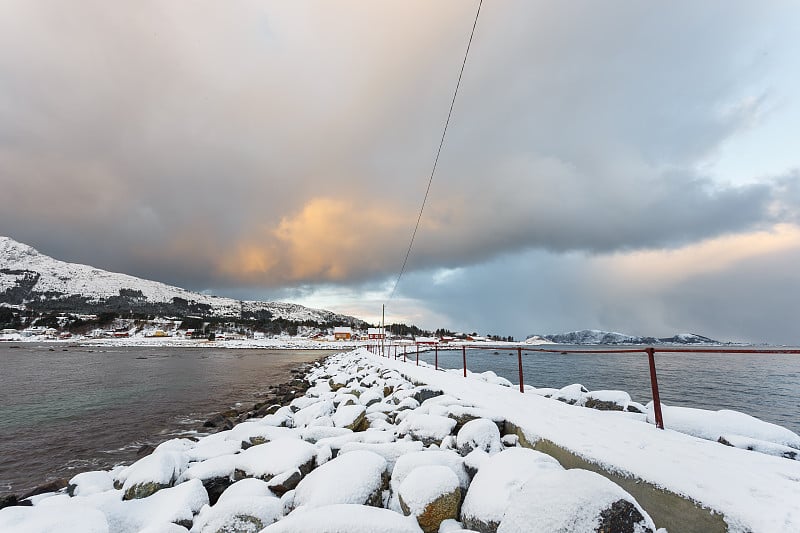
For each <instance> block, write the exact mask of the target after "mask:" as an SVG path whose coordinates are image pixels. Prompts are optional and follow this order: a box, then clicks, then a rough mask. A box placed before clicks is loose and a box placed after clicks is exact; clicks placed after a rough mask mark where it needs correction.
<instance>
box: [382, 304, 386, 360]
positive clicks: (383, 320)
mask: <svg viewBox="0 0 800 533" xmlns="http://www.w3.org/2000/svg"><path fill="white" fill-rule="evenodd" d="M385 344H386V304H383V311H382V313H381V355H382V356H383V355H384V354H385V351H384V350H385Z"/></svg>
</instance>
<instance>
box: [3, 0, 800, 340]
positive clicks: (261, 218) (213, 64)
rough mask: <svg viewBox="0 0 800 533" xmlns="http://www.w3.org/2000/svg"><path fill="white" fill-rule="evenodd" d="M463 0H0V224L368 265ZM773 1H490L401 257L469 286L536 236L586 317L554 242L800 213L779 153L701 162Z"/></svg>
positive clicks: (369, 271)
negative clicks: (757, 170) (739, 174)
mask: <svg viewBox="0 0 800 533" xmlns="http://www.w3.org/2000/svg"><path fill="white" fill-rule="evenodd" d="M474 7H475V6H473V5H471V4H467V3H464V2H461V1H448V2H438V3H436V4H431V3H429V2H422V1H416V2H383V3H380V4H375V3H370V2H357V1H350V2H341V3H337V4H336V5H335V6H332V5H328V4H327V3H325V2H305V3H291V4H279V3H268V4H236V5H223V4H218V3H215V2H199V3H197V2H196V3H194V4H192V5H191V6H189V5H182V4H164V3H163V2H154V1H145V2H137V3H136V5H130V6H125V7H121V6H118V5H111V4H108V3H106V2H101V1H93V0H84V1H81V2H38V1H10V2H4V3H3V4H2V5H0V189H2V191H3V194H2V195H0V234H7V235H9V236H11V237H14V238H16V239H19V240H22V241H25V242H28V243H30V244H32V245H34V246H37V247H39V248H40V249H42V250H43V251H44V252H46V253H49V254H51V255H54V256H57V257H60V258H64V259H68V260H74V261H80V262H86V263H92V264H95V265H97V266H100V267H104V268H108V269H112V270H120V271H125V272H128V273H131V274H135V275H140V276H144V277H148V278H154V279H159V280H162V281H166V282H170V283H174V284H178V285H182V286H188V287H190V288H196V289H202V288H207V287H216V288H218V289H219V290H220V291H222V292H224V291H226V290H227V291H230V292H231V294H233V293H234V292H235V293H236V294H237V295H245V294H247V292H248V291H253V292H252V293H253V294H256V291H257V290H262V289H263V288H264V287H268V288H269V290H272V291H278V292H279V291H281V290H282V289H285V288H286V287H296V286H298V285H307V284H311V285H312V286H313V285H314V284H316V283H328V282H332V283H339V284H341V283H350V284H353V286H358V284H359V283H377V282H378V281H380V280H384V279H385V277H386V276H391V275H392V274H393V273H394V272H396V271H397V268H398V267H399V265H400V262H401V260H402V257H403V254H404V252H405V246H406V243H407V239H408V237H409V236H410V232H411V229H412V226H413V222H414V220H415V218H416V210H417V208H418V206H419V202H420V200H421V197H422V194H423V192H424V187H425V184H426V180H427V177H428V173H429V171H430V165H431V163H432V158H433V155H434V150H435V147H436V145H437V143H438V137H439V135H440V131H441V126H442V124H443V122H444V119H445V114H446V110H447V105H448V104H449V98H450V95H451V91H452V88H453V84H454V82H455V78H456V75H457V72H458V66H459V62H460V58H461V54H462V53H463V49H464V45H465V44H466V43H465V39H466V36H467V31H468V30H469V27H470V24H471V17H472V15H473V13H474V11H473V8H474ZM784 7H785V6H784ZM789 9H791V10H793V11H794V13H793V14H789V13H786V12H785V11H784V10H778V9H767V8H765V7H764V6H763V5H762V4H759V5H754V4H752V3H747V2H705V3H703V4H702V5H697V4H696V3H690V2H678V3H673V4H670V6H668V7H664V6H654V5H650V4H641V5H638V4H633V5H632V4H630V3H626V2H612V3H608V2H605V3H602V4H599V3H596V2H590V1H586V2H579V3H572V4H569V5H558V6H556V5H553V4H552V3H547V2H522V1H519V2H511V3H508V2H506V3H500V4H494V3H489V4H486V5H485V6H484V10H483V14H482V15H481V19H480V22H479V26H478V30H477V33H476V37H475V41H474V43H473V50H472V55H471V56H470V60H469V64H468V66H467V70H466V73H465V78H464V81H463V84H462V88H461V92H460V94H459V99H458V101H457V104H456V109H455V114H454V116H453V121H452V123H451V128H450V132H449V136H448V139H447V142H446V145H445V149H444V152H443V154H442V159H441V161H440V166H439V170H438V173H437V176H436V181H435V182H434V186H433V190H432V196H431V200H430V203H429V205H428V207H427V210H426V213H425V217H424V218H423V226H422V228H421V232H420V234H419V237H418V241H417V247H416V248H415V251H414V254H413V255H412V260H411V264H410V270H411V271H413V270H416V269H419V270H425V269H428V270H431V269H436V268H439V267H460V266H465V265H476V266H475V269H474V271H475V272H479V273H480V274H475V275H476V276H477V278H476V279H480V280H483V281H482V282H481V283H486V284H487V287H489V286H491V284H490V283H489V281H490V280H491V279H492V278H493V277H494V276H496V275H497V274H496V272H498V271H499V270H497V269H500V270H502V267H503V264H502V263H503V261H505V259H503V258H508V257H520V255H519V254H527V253H534V252H530V250H539V251H540V252H537V253H539V254H543V255H536V256H535V257H536V260H537V261H539V260H542V261H545V263H547V264H549V262H555V263H558V265H557V266H552V269H548V266H547V264H546V265H544V266H543V267H541V270H542V271H544V272H550V274H548V276H556V277H557V278H558V279H557V280H551V282H552V283H544V282H539V281H535V282H534V281H532V280H533V279H534V278H535V276H529V277H528V279H527V282H528V283H529V284H531V287H535V288H536V290H534V289H533V288H532V289H530V290H531V292H530V294H531V298H534V296H533V295H534V294H538V295H539V296H538V298H539V299H541V298H542V297H543V295H550V296H547V298H551V301H550V304H548V305H552V306H554V309H555V311H554V316H555V315H557V314H558V313H561V312H567V311H566V310H567V309H570V310H571V311H570V312H571V313H573V314H574V316H576V317H583V320H584V322H585V323H586V324H585V325H587V326H590V325H592V324H597V325H598V326H599V324H600V323H601V322H603V321H602V320H599V319H597V318H596V317H594V316H593V315H587V314H585V313H583V311H582V310H581V309H580V306H579V302H580V301H581V298H582V295H581V294H580V292H575V294H574V302H573V304H571V305H567V304H566V303H564V300H563V298H562V296H563V293H564V291H567V292H570V290H571V289H569V287H571V283H572V281H570V280H571V279H574V278H570V274H569V272H570V270H569V269H567V272H563V271H562V269H563V268H564V264H565V263H564V261H566V263H569V264H573V263H574V264H575V265H578V264H580V263H581V262H582V261H583V262H585V261H586V258H587V257H591V256H592V255H596V254H608V253H612V252H620V251H622V252H624V251H630V250H636V249H660V248H673V247H680V246H684V245H687V244H690V243H693V242H697V241H699V240H703V239H707V238H711V237H715V236H719V235H726V234H735V233H737V232H743V231H750V230H753V229H759V228H763V227H766V226H769V225H770V224H774V223H776V222H781V221H784V222H794V223H797V222H798V218H797V213H796V208H795V207H794V205H795V204H796V202H794V204H793V202H792V200H791V199H792V198H795V197H797V196H798V195H797V191H798V190H800V185H798V183H800V177H798V175H797V174H796V173H795V174H787V175H785V176H783V177H778V178H774V179H759V180H754V182H753V183H750V184H748V185H739V186H733V185H730V184H729V183H726V182H725V181H724V180H718V179H716V178H713V177H711V176H709V175H707V174H705V173H704V172H703V170H702V169H703V168H705V167H704V164H705V163H707V162H708V161H709V160H713V159H714V157H716V156H717V155H718V154H719V151H720V147H721V146H722V145H723V144H724V143H725V142H726V141H727V140H729V139H730V138H732V137H733V136H736V135H738V134H740V133H742V132H745V131H748V128H751V127H752V126H753V125H754V124H757V123H758V122H759V121H760V120H763V119H764V117H765V116H770V113H774V112H775V111H774V110H775V101H776V100H780V99H781V98H784V97H785V95H784V94H782V93H781V86H780V76H781V75H782V70H781V69H785V65H776V64H774V63H773V62H771V56H770V54H769V52H770V51H771V50H777V49H780V47H781V46H783V45H785V44H786V43H787V42H792V40H793V39H794V38H795V36H794V34H793V33H792V32H791V31H790V29H791V28H790V26H791V25H787V24H783V23H780V20H778V19H785V18H786V17H790V16H796V15H797V13H796V11H797V8H794V7H792V8H789ZM545 251H546V252H545ZM550 253H556V254H562V253H566V254H568V255H567V256H566V257H567V259H563V260H556V259H554V258H553V257H555V256H551V255H549V254H550ZM526 257H527V256H526ZM543 257H550V258H551V259H542V258H543ZM581 258H583V259H581ZM486 265H490V266H491V267H490V266H486ZM575 268H578V267H577V266H576V267H575ZM525 272H526V271H525V270H524V269H522V270H519V271H518V272H516V273H515V274H514V275H511V274H509V276H511V278H512V279H519V280H525V279H526V276H525ZM572 274H573V275H575V276H576V275H577V274H576V273H574V272H573V273H572ZM413 279H415V278H414V277H413V276H412V277H410V278H409V280H413ZM729 281H733V280H729ZM408 283H414V282H413V281H408ZM553 286H555V287H560V289H559V291H558V294H556V293H555V292H554V289H553V288H552V287H553ZM408 290H409V293H413V292H415V289H414V287H409V288H408ZM490 292H491V291H490V290H489V289H487V293H486V295H485V301H487V302H490V301H491V302H492V303H491V304H490V305H491V306H497V310H498V313H499V312H500V311H501V310H502V309H504V308H505V305H506V304H505V303H500V302H494V300H493V299H492V298H491V296H490ZM556 296H558V298H556ZM445 297H446V298H447V299H448V301H458V297H457V296H456V295H454V294H449V295H445V294H442V298H445ZM568 301H570V302H572V301H573V300H571V299H568ZM433 305H437V304H433ZM675 305H676V306H677V303H676V304H675ZM534 309H535V306H534V305H533V304H532V306H531V308H530V309H528V308H521V309H520V310H519V312H520V313H521V314H524V313H530V312H533V311H532V310H534ZM479 316H483V315H476V317H475V321H477V320H478V317H479ZM498 316H500V315H498ZM603 316H608V314H607V313H606V314H605V315H603ZM467 318H469V317H465V320H467ZM470 320H471V319H470ZM470 320H468V321H470ZM546 323H547V322H545V324H546ZM475 327H477V326H475ZM553 327H555V322H554V323H553ZM518 334H519V333H518Z"/></svg>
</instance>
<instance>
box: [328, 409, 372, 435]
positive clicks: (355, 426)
mask: <svg viewBox="0 0 800 533" xmlns="http://www.w3.org/2000/svg"><path fill="white" fill-rule="evenodd" d="M332 419H333V425H334V426H335V427H339V428H345V429H349V430H351V431H364V430H365V429H367V421H366V409H365V408H364V406H363V405H340V406H339V408H338V409H336V413H334V415H333V417H332Z"/></svg>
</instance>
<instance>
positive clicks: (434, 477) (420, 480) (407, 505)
mask: <svg viewBox="0 0 800 533" xmlns="http://www.w3.org/2000/svg"><path fill="white" fill-rule="evenodd" d="M397 492H398V496H399V500H400V507H401V508H402V509H403V513H404V514H406V515H410V516H413V517H414V518H416V519H417V523H418V524H419V526H420V527H421V528H422V530H423V531H424V532H425V533H435V532H437V531H438V530H439V525H440V524H441V523H442V521H444V520H453V519H456V518H458V508H459V506H460V505H461V487H460V484H459V480H458V476H456V475H455V473H454V472H453V471H452V470H451V469H450V468H448V467H446V466H427V467H418V468H415V469H414V470H412V471H411V473H410V474H408V476H406V478H405V479H404V480H403V482H402V483H401V484H400V487H399V489H398V491H397Z"/></svg>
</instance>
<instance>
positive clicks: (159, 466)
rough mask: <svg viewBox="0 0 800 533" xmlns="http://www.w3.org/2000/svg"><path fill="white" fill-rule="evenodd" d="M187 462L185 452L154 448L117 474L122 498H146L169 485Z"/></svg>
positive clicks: (181, 471) (182, 470)
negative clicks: (120, 483) (151, 451)
mask: <svg viewBox="0 0 800 533" xmlns="http://www.w3.org/2000/svg"><path fill="white" fill-rule="evenodd" d="M188 464H189V461H188V459H187V458H186V454H185V453H183V452H178V451H159V450H156V451H155V452H154V453H152V454H151V455H148V456H147V457H144V458H142V459H139V460H138V461H136V462H135V463H133V464H132V465H131V466H129V467H128V468H126V469H124V470H122V471H121V472H120V473H119V474H117V481H120V482H122V490H123V491H124V495H123V499H124V500H134V499H139V498H147V497H148V496H151V495H152V494H155V493H156V492H158V491H159V490H161V489H165V488H167V487H171V486H172V484H173V483H175V481H176V480H177V479H178V478H179V477H180V476H181V475H182V474H183V472H184V470H186V467H187V466H188Z"/></svg>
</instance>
